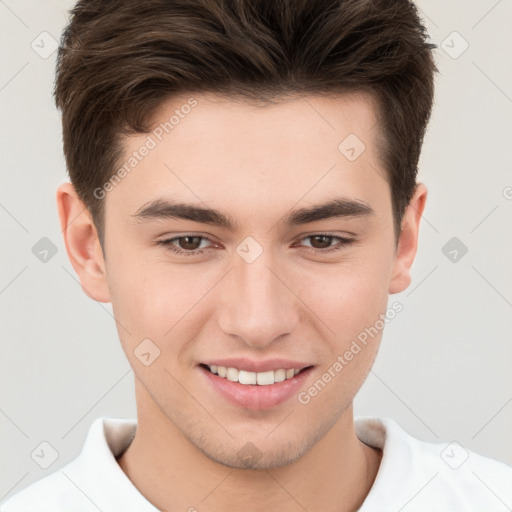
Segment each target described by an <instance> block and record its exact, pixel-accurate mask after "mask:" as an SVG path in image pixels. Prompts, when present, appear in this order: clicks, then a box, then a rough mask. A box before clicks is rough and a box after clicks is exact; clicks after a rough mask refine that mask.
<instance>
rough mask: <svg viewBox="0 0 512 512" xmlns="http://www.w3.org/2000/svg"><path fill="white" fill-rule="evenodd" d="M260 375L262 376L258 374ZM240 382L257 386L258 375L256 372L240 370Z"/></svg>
mask: <svg viewBox="0 0 512 512" xmlns="http://www.w3.org/2000/svg"><path fill="white" fill-rule="evenodd" d="M258 375H261V374H260V373H258ZM238 382H240V384H256V374H255V373H254V372H246V371H245V370H240V371H239V372H238ZM258 384H259V382H258ZM272 384H273V383H272Z"/></svg>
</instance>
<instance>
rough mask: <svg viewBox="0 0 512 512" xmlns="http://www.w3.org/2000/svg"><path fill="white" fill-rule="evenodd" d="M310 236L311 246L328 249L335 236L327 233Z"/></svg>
mask: <svg viewBox="0 0 512 512" xmlns="http://www.w3.org/2000/svg"><path fill="white" fill-rule="evenodd" d="M308 238H310V239H311V242H312V243H311V247H313V248H315V249H327V248H329V247H331V243H332V241H333V239H334V237H332V236H327V235H313V236H310V237H308Z"/></svg>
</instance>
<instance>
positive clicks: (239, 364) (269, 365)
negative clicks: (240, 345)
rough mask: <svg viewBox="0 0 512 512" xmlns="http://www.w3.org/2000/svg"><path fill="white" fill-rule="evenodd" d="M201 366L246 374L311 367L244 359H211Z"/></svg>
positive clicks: (289, 360)
mask: <svg viewBox="0 0 512 512" xmlns="http://www.w3.org/2000/svg"><path fill="white" fill-rule="evenodd" d="M202 364H205V365H207V366H211V365H212V364H213V365H216V366H225V367H226V368H237V369H238V370H245V371H247V372H255V373H259V372H268V371H271V370H273V371H275V370H280V369H281V368H283V369H285V370H288V369H290V368H298V369H302V368H306V367H307V366H312V365H311V364H309V363H305V362H303V361H293V360H292V359H267V360H265V361H255V360H254V359H247V358H244V357H235V358H229V359H211V360H209V361H203V363H202Z"/></svg>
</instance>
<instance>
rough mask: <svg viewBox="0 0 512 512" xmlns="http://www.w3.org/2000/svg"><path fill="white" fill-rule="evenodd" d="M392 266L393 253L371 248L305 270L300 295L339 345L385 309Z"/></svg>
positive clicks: (338, 347) (338, 346) (344, 343)
mask: <svg viewBox="0 0 512 512" xmlns="http://www.w3.org/2000/svg"><path fill="white" fill-rule="evenodd" d="M354 254H355V253H354ZM377 255H379V256H377ZM391 267H392V253H386V251H382V249H381V250H380V251H377V250H376V249H373V250H372V249H371V248H368V249H366V250H364V251H360V252H358V253H357V256H354V257H350V258H347V260H346V261H345V262H341V263H339V264H334V265H325V266H324V267H323V268H322V266H318V267H317V268H313V267H310V269H309V270H306V271H304V272H302V273H301V279H300V282H301V283H302V284H301V290H300V292H299V293H298V295H299V296H301V297H303V300H304V302H305V303H306V304H308V305H311V309H312V310H313V311H314V313H315V314H316V315H317V316H318V317H319V318H320V319H321V320H322V321H323V322H324V323H325V324H326V325H327V326H328V327H329V330H330V331H328V332H330V336H329V337H331V336H332V339H334V340H336V341H335V342H334V343H335V344H336V345H337V347H336V348H337V349H342V348H343V346H344V345H346V344H347V343H348V342H350V341H351V340H352V339H354V338H355V337H357V336H358V334H359V333H360V332H361V331H363V330H364V329H365V328H367V327H369V326H371V325H373V324H374V323H375V321H376V320H377V319H378V318H379V314H381V313H383V312H385V310H386V305H387V300H388V287H389V279H390V276H391ZM296 282H297V281H296Z"/></svg>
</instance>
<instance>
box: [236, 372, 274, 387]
mask: <svg viewBox="0 0 512 512" xmlns="http://www.w3.org/2000/svg"><path fill="white" fill-rule="evenodd" d="M253 375H254V380H255V382H251V384H256V382H257V383H258V384H259V385H260V386H268V385H269V384H274V382H275V377H274V372H273V370H270V371H268V372H258V373H253ZM243 384H245V383H243Z"/></svg>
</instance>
